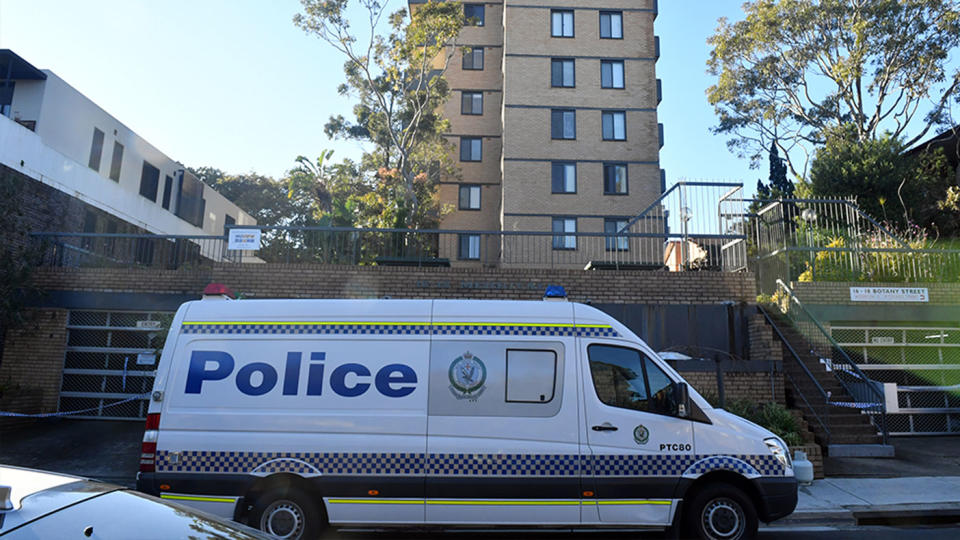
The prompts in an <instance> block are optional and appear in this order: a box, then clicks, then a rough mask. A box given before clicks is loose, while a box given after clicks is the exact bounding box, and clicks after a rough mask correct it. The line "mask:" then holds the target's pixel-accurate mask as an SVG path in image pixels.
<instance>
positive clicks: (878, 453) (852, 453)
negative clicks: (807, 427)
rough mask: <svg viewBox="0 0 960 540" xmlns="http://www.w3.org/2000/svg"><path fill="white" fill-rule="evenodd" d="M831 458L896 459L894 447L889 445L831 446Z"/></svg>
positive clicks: (829, 453) (828, 452) (829, 447)
mask: <svg viewBox="0 0 960 540" xmlns="http://www.w3.org/2000/svg"><path fill="white" fill-rule="evenodd" d="M827 455H829V456H830V457H872V458H892V457H894V450H893V446H892V445H889V444H833V441H832V440H831V444H830V445H829V446H827Z"/></svg>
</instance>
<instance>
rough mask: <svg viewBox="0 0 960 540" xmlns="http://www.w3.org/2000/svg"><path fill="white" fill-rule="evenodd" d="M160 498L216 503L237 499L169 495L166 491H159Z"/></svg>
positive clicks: (230, 501) (235, 500) (232, 501)
mask: <svg viewBox="0 0 960 540" xmlns="http://www.w3.org/2000/svg"><path fill="white" fill-rule="evenodd" d="M160 498H161V499H172V500H175V501H198V502H217V503H235V502H237V499H236V498H235V497H194V496H192V495H170V494H168V493H161V494H160Z"/></svg>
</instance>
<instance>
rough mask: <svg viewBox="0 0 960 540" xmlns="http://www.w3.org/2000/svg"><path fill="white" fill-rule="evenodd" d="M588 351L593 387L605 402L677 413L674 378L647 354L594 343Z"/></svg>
mask: <svg viewBox="0 0 960 540" xmlns="http://www.w3.org/2000/svg"><path fill="white" fill-rule="evenodd" d="M587 354H588V355H589V358H590V374H591V375H592V377H593V387H594V388H595V389H596V392H597V397H598V398H600V401H602V402H603V403H604V404H606V405H610V406H611V407H618V408H621V409H632V410H635V411H645V412H652V413H657V414H673V411H674V410H675V407H674V404H673V402H674V396H673V393H674V390H673V388H674V387H673V381H672V380H670V378H669V377H667V375H666V374H665V373H664V372H663V370H661V369H660V368H659V367H657V365H656V364H654V363H653V361H652V360H650V359H649V358H647V356H646V355H645V354H643V353H641V352H640V351H638V350H636V349H628V348H625V347H613V346H610V345H590V346H589V347H588V348H587Z"/></svg>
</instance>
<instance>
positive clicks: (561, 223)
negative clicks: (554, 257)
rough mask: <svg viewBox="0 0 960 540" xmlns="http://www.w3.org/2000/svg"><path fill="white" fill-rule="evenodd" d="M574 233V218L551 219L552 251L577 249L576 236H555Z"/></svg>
mask: <svg viewBox="0 0 960 540" xmlns="http://www.w3.org/2000/svg"><path fill="white" fill-rule="evenodd" d="M576 232H577V220H576V218H553V233H554V235H553V249H577V237H576V236H574V235H572V234H566V235H563V234H557V233H576Z"/></svg>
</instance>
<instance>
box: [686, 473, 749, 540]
mask: <svg viewBox="0 0 960 540" xmlns="http://www.w3.org/2000/svg"><path fill="white" fill-rule="evenodd" d="M683 520H684V525H685V529H686V535H685V536H692V537H695V538H702V539H704V540H747V539H750V538H754V537H756V536H757V527H758V526H759V522H758V520H757V511H756V509H755V508H754V507H753V503H752V502H750V498H749V497H747V496H746V494H744V493H743V491H740V490H739V489H737V488H735V487H733V486H731V485H726V484H713V485H709V486H706V487H705V488H704V489H702V490H700V492H699V493H697V494H696V496H694V498H693V500H692V501H691V502H690V506H689V512H687V513H686V515H685V516H684V518H683Z"/></svg>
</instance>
